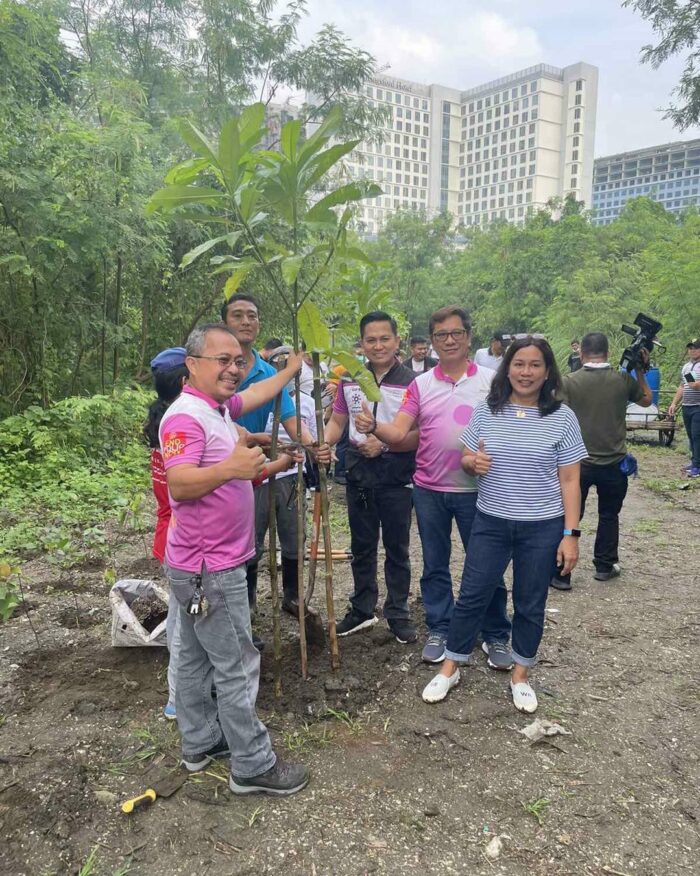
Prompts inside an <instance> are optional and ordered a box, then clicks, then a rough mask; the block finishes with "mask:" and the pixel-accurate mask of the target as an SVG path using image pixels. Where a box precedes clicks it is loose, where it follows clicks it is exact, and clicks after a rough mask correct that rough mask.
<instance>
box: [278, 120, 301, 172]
mask: <svg viewBox="0 0 700 876" xmlns="http://www.w3.org/2000/svg"><path fill="white" fill-rule="evenodd" d="M300 134H301V119H292V121H290V122H286V123H285V124H284V125H282V131H281V133H280V150H281V152H282V154H283V155H284V156H285V157H286V158H288V159H289V161H291V162H294V161H295V160H296V157H297V144H298V143H299V135H300Z"/></svg>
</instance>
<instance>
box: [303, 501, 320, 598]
mask: <svg viewBox="0 0 700 876" xmlns="http://www.w3.org/2000/svg"><path fill="white" fill-rule="evenodd" d="M320 533H321V494H320V493H319V491H318V490H317V489H316V490H314V511H313V515H312V517H311V547H310V549H309V581H308V584H307V587H306V598H307V599H308V600H309V602H310V601H311V597H312V596H313V592H314V588H315V586H316V564H317V562H318V539H319V535H320Z"/></svg>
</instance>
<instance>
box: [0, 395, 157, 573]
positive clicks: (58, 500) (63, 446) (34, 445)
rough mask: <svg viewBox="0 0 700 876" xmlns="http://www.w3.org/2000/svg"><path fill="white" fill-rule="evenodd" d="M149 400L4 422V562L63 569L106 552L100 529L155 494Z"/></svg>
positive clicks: (70, 401)
mask: <svg viewBox="0 0 700 876" xmlns="http://www.w3.org/2000/svg"><path fill="white" fill-rule="evenodd" d="M149 400H150V396H149V394H147V393H145V392H142V391H139V390H127V391H123V392H120V393H117V394H115V395H114V396H101V395H97V396H93V397H91V398H80V397H73V398H67V399H64V400H63V401H60V402H58V403H57V404H55V405H53V406H51V407H50V408H47V409H43V408H39V407H31V408H28V409H27V410H26V411H24V413H22V414H17V415H15V416H12V417H7V418H6V419H5V420H3V421H2V422H0V507H1V508H2V511H0V556H8V557H11V558H14V559H25V558H27V557H28V556H31V555H34V554H36V553H39V552H44V553H46V554H48V555H49V556H50V557H52V558H58V559H60V560H61V562H62V564H63V565H70V564H71V562H75V561H78V560H79V559H81V558H83V557H84V556H85V555H86V553H89V552H96V551H97V552H100V551H102V550H103V549H104V548H105V543H106V542H105V538H104V531H103V529H102V526H103V525H104V523H106V522H107V521H108V520H110V519H121V520H123V519H124V509H125V508H128V507H129V506H130V505H132V504H133V499H134V496H135V495H143V494H144V493H146V492H147V491H148V489H149V484H150V479H149V473H148V448H147V447H146V446H145V444H144V443H143V440H142V437H141V428H142V425H143V421H144V419H145V415H146V410H147V407H148V402H149Z"/></svg>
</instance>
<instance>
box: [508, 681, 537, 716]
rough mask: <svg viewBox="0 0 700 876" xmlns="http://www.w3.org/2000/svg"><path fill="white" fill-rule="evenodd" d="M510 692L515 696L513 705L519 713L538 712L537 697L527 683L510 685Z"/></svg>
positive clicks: (520, 682) (521, 682)
mask: <svg viewBox="0 0 700 876" xmlns="http://www.w3.org/2000/svg"><path fill="white" fill-rule="evenodd" d="M510 691H511V693H512V694H513V705H514V706H515V708H516V709H517V710H518V711H519V712H528V713H531V712H536V711H537V695H536V694H535V692H534V690H533V689H532V688H531V687H530V685H529V684H528V683H527V682H526V681H519V682H518V683H517V684H513V682H512V681H511V683H510Z"/></svg>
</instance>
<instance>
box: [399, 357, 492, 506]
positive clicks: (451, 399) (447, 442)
mask: <svg viewBox="0 0 700 876" xmlns="http://www.w3.org/2000/svg"><path fill="white" fill-rule="evenodd" d="M495 373H496V372H495V371H491V370H490V369H488V368H480V367H479V366H477V365H475V364H474V363H473V362H468V363H467V369H466V371H465V373H464V376H463V377H460V379H459V380H458V381H457V382H456V383H455V381H454V380H452V378H451V377H448V376H447V375H446V374H445V372H444V371H443V370H442V368H441V367H440V366H439V365H437V366H436V367H435V368H433V369H432V370H431V371H426V373H425V374H420V375H419V376H418V377H416V379H415V380H414V381H413V383H412V384H411V385H410V386H409V387H408V389H407V390H406V394H405V396H404V399H403V402H402V404H401V411H402V412H404V413H406V414H409V415H410V416H412V417H413V418H414V419H415V420H416V423H417V424H418V434H419V436H420V437H419V443H418V452H417V453H416V473H415V475H414V477H413V481H414V483H416V484H417V485H418V486H419V487H424V488H425V489H426V490H436V491H437V492H439V493H475V492H476V478H474V477H472V476H471V475H468V474H467V473H466V472H465V471H464V469H463V468H462V465H461V459H462V449H463V446H462V443H461V441H460V437H461V435H462V432H464V429H465V427H466V426H467V425H468V424H469V421H470V420H471V418H472V414H473V413H474V408H475V407H476V406H477V405H478V404H479V402H481V401H483V400H484V399H485V398H486V396H487V395H488V392H489V388H490V387H491V381H492V380H493V378H494V375H495Z"/></svg>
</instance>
